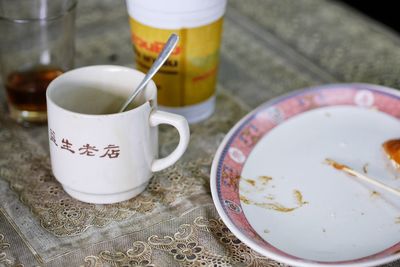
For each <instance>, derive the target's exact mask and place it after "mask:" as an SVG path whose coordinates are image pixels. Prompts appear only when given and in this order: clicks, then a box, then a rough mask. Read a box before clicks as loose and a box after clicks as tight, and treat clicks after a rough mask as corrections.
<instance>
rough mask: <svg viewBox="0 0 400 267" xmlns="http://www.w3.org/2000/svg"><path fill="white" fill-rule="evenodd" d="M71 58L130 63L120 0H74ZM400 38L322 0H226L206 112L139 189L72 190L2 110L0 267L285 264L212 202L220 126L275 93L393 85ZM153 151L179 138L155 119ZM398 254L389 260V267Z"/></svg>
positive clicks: (397, 79)
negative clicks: (87, 194)
mask: <svg viewBox="0 0 400 267" xmlns="http://www.w3.org/2000/svg"><path fill="white" fill-rule="evenodd" d="M76 45H77V53H76V65H77V66H83V65H93V64H118V65H127V66H133V52H132V47H131V44H130V32H129V24H128V17H127V13H126V10H125V5H124V2H123V1H115V0H96V1H95V0H86V1H80V2H79V5H78V16H77V36H76ZM399 45H400V38H399V36H398V35H396V34H395V33H393V32H390V31H389V30H387V29H385V28H384V27H382V26H381V25H379V24H378V23H377V22H374V21H371V20H369V19H368V18H366V17H363V16H362V15H360V14H358V13H357V12H355V11H354V10H351V9H350V8H348V7H346V6H342V5H340V4H337V3H336V2H332V1H327V0H298V1H293V0H280V1H276V0H250V1H241V0H230V1H229V3H228V8H227V13H226V17H225V23H224V34H223V43H222V49H221V66H220V72H219V85H218V94H217V110H216V112H215V114H214V115H213V116H212V117H211V118H210V119H208V120H207V121H204V122H202V123H199V124H196V125H192V126H191V134H192V137H191V142H190V145H189V149H188V151H187V152H186V153H185V155H184V157H183V158H182V159H181V160H180V161H179V162H178V163H177V164H176V165H175V166H173V167H171V168H169V169H167V170H165V171H162V172H160V173H157V174H156V175H155V176H154V178H153V179H152V181H151V183H150V185H149V187H148V188H147V190H146V191H145V192H144V193H142V194H141V195H139V196H138V197H136V198H134V199H131V200H129V201H126V202H122V203H119V204H113V205H93V204H85V203H82V202H79V201H76V200H74V199H72V198H70V197H69V196H68V195H66V193H65V192H64V191H63V190H62V189H61V187H60V185H59V184H58V183H57V182H56V181H55V180H54V178H53V176H52V175H51V170H50V163H49V153H48V144H47V142H48V141H47V128H46V127H44V126H43V127H36V128H23V127H21V126H19V125H17V124H15V123H14V122H12V121H10V120H9V119H8V117H7V114H6V112H5V99H4V92H2V93H1V94H0V97H1V100H2V103H3V106H2V109H1V111H0V112H1V113H0V266H96V267H100V266H283V265H282V264H279V263H277V262H274V261H272V260H270V259H267V258H265V257H263V256H261V255H259V254H258V253H256V252H254V251H252V250H251V249H249V248H248V247H246V246H245V245H244V244H243V243H241V242H240V241H239V240H238V239H237V238H236V237H235V236H234V235H232V234H231V233H230V231H229V230H228V229H227V228H226V227H225V226H224V224H223V223H222V222H221V220H220V219H219V217H218V214H217V212H216V210H215V208H214V205H213V202H212V199H211V195H210V189H209V171H210V165H211V162H212V158H213V155H214V153H215V151H216V149H217V147H218V145H219V143H220V142H221V140H222V138H223V137H224V135H225V134H226V132H227V131H228V130H229V129H230V128H231V127H232V126H233V125H234V124H235V123H236V122H237V121H238V120H239V119H240V118H241V117H242V116H244V115H245V114H246V113H247V112H248V111H250V110H251V109H253V108H255V107H256V106H257V105H259V104H261V103H262V102H264V101H266V100H268V99H271V98H272V97H274V96H277V95H281V94H283V93H285V92H288V91H291V90H294V89H298V88H301V87H306V86H311V85H317V84H323V83H332V82H368V83H375V84H381V85H385V86H390V87H395V88H399V87H400V75H399V73H400V49H399ZM160 143H161V144H162V145H161V155H166V154H168V153H169V151H171V149H173V148H174V147H175V145H176V144H177V136H176V134H175V132H174V130H171V129H169V128H161V133H160ZM399 265H400V262H397V263H393V264H391V265H387V266H399Z"/></svg>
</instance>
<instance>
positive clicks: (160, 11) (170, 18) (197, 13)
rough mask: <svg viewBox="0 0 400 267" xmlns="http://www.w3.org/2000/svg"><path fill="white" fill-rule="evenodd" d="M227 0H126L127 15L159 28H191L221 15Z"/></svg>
mask: <svg viewBox="0 0 400 267" xmlns="http://www.w3.org/2000/svg"><path fill="white" fill-rule="evenodd" d="M226 2H227V0H126V5H127V8H128V13H129V16H131V17H132V18H134V19H135V20H137V21H139V22H140V23H142V24H145V25H148V26H151V27H156V28H161V29H180V28H193V27H199V26H202V25H206V24H209V23H211V22H213V21H215V20H217V19H219V18H220V17H222V16H223V14H224V12H225V7H226Z"/></svg>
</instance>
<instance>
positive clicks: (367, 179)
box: [325, 159, 400, 196]
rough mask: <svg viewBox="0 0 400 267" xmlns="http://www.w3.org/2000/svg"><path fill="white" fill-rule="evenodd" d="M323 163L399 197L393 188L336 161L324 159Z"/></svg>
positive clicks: (396, 190) (399, 193) (399, 194)
mask: <svg viewBox="0 0 400 267" xmlns="http://www.w3.org/2000/svg"><path fill="white" fill-rule="evenodd" d="M325 162H326V163H328V164H329V165H331V166H332V167H334V168H335V169H337V170H340V171H344V172H345V173H347V174H349V175H351V176H354V177H357V178H359V179H361V180H363V181H365V182H367V183H370V184H373V185H375V186H377V187H380V188H382V189H385V190H386V191H389V192H391V193H393V194H395V195H397V196H400V190H398V189H395V188H393V187H391V186H388V185H386V184H384V183H382V182H379V181H377V180H375V179H373V178H371V177H368V176H366V175H364V174H362V173H359V172H356V171H355V170H353V169H351V168H350V167H348V166H346V165H343V164H340V163H338V162H336V161H334V160H332V159H326V160H325Z"/></svg>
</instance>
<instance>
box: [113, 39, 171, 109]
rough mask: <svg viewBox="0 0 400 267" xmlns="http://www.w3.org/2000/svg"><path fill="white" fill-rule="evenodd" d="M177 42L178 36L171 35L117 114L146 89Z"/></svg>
mask: <svg viewBox="0 0 400 267" xmlns="http://www.w3.org/2000/svg"><path fill="white" fill-rule="evenodd" d="M178 41H179V36H178V35H176V34H174V33H173V34H171V36H170V37H169V38H168V41H167V43H166V44H165V45H164V47H163V49H162V51H161V53H160V54H159V55H158V57H157V59H156V60H155V61H154V63H153V65H152V66H151V68H150V69H149V71H148V72H147V74H146V76H144V78H143V80H142V81H141V82H140V84H139V86H138V87H137V88H136V89H135V90H134V91H133V92H132V94H131V95H130V96H129V98H128V100H126V101H125V103H124V104H123V105H122V107H121V109H120V110H119V111H118V112H123V111H125V109H126V108H127V107H128V106H129V104H130V103H132V101H133V100H134V99H135V97H136V96H137V95H138V94H139V93H140V92H141V91H142V90H143V89H144V88H145V87H146V85H147V84H148V82H149V81H150V80H151V78H153V76H154V75H155V74H156V73H157V71H158V70H159V69H160V68H161V66H162V65H163V64H164V62H165V60H167V58H168V57H169V55H170V54H171V53H172V50H174V47H175V45H176V44H177V43H178Z"/></svg>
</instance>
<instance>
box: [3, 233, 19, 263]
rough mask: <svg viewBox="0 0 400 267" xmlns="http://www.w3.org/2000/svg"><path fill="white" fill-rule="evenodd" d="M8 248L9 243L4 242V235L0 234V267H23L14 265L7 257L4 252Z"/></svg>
mask: <svg viewBox="0 0 400 267" xmlns="http://www.w3.org/2000/svg"><path fill="white" fill-rule="evenodd" d="M8 248H10V243H8V242H6V241H4V235H3V234H1V233H0V265H1V266H6V267H7V266H14V267H23V266H24V265H23V264H20V263H16V262H14V261H13V260H11V259H9V258H8V257H7V253H6V250H7V249H8Z"/></svg>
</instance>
